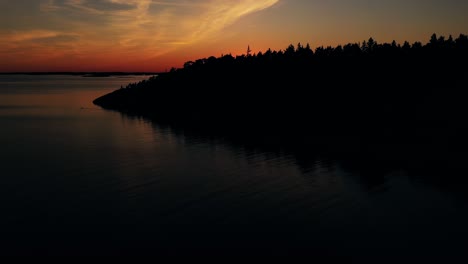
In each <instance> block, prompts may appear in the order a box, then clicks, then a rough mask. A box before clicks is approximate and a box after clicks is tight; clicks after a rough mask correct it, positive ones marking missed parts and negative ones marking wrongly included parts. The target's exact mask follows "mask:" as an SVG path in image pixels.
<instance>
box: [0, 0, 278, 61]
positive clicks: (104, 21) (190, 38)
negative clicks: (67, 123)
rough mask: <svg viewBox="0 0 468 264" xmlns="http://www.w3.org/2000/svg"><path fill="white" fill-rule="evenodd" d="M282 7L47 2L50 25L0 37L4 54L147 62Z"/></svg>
mask: <svg viewBox="0 0 468 264" xmlns="http://www.w3.org/2000/svg"><path fill="white" fill-rule="evenodd" d="M278 1H279V0H237V1H232V0H192V1H188V0H173V1H152V0H41V2H40V4H39V5H38V10H37V14H35V15H37V16H40V17H42V18H43V19H44V20H43V21H44V23H42V24H41V25H42V26H41V27H35V26H34V25H33V24H31V27H30V28H28V29H22V30H21V31H6V32H5V31H4V32H1V31H0V38H1V39H3V40H2V41H0V43H1V44H2V47H0V53H3V54H6V53H9V52H10V53H13V52H15V51H19V50H22V49H23V50H30V51H31V52H38V53H41V52H42V54H49V55H50V54H56V55H57V56H58V55H62V56H67V57H70V56H72V55H73V56H72V57H73V58H75V57H79V58H82V59H86V57H88V59H89V60H91V59H93V58H94V59H100V60H108V59H110V58H111V57H116V56H118V57H119V58H120V59H122V60H134V61H137V60H145V59H146V60H147V59H148V58H157V57H158V56H161V55H164V54H166V53H168V52H171V51H175V50H177V49H181V48H183V47H184V46H187V45H194V44H198V43H201V42H203V41H205V40H207V39H211V40H213V39H216V38H217V37H218V36H220V35H222V34H221V33H222V32H223V29H225V28H226V27H227V26H229V25H231V24H233V23H235V22H236V21H237V20H238V19H240V18H241V17H243V16H245V15H248V14H251V13H254V12H258V11H261V10H264V9H266V8H269V7H271V6H273V5H275V4H276V3H277V2H278ZM47 23H48V24H47ZM44 25H45V26H44ZM47 25H49V27H48V26H47ZM44 39H46V40H47V41H44ZM71 40H74V41H71ZM41 48H42V49H43V50H42V51H41ZM70 54H72V55H70ZM11 57H13V55H12V56H11ZM31 57H43V56H42V55H34V54H32V55H31Z"/></svg>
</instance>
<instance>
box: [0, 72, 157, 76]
mask: <svg viewBox="0 0 468 264" xmlns="http://www.w3.org/2000/svg"><path fill="white" fill-rule="evenodd" d="M161 74H162V73H160V72H0V75H72V76H83V77H111V76H124V75H161Z"/></svg>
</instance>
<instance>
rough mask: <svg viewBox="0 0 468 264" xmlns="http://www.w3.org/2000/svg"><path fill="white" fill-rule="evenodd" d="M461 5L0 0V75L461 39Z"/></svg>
mask: <svg viewBox="0 0 468 264" xmlns="http://www.w3.org/2000/svg"><path fill="white" fill-rule="evenodd" d="M467 14H468V1H467V0H191V1H189V0H165V1H164V0H163V1H156V0H15V1H12V0H0V71H2V72H5V71H165V70H167V69H170V68H171V67H181V66H182V64H183V63H184V62H185V61H188V60H195V59H198V58H202V57H208V56H211V55H214V56H220V55H221V54H228V53H232V54H233V55H236V54H242V53H245V51H246V49H247V45H250V47H251V49H252V50H253V51H254V52H258V51H264V50H266V49H268V48H272V49H275V50H279V49H284V48H286V47H287V45H288V44H290V43H293V44H297V43H298V42H301V43H304V44H305V43H310V44H311V46H312V47H316V46H321V45H325V46H327V45H337V44H345V43H348V42H359V41H362V40H364V39H368V38H369V37H373V38H374V39H376V40H377V41H378V42H389V41H392V40H394V39H395V40H396V41H398V42H403V41H404V40H408V41H410V42H414V41H422V42H427V41H428V39H429V37H430V35H431V34H432V33H437V34H439V35H445V36H448V35H450V34H453V35H454V36H458V35H459V34H460V33H463V34H467V33H468V15H467Z"/></svg>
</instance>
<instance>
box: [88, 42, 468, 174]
mask: <svg viewBox="0 0 468 264" xmlns="http://www.w3.org/2000/svg"><path fill="white" fill-rule="evenodd" d="M467 59H468V36H466V35H460V36H459V37H458V38H456V39H453V38H452V37H451V36H450V37H448V38H445V37H443V36H440V37H438V36H437V35H436V34H434V35H432V37H431V38H430V41H429V42H428V43H427V44H422V43H421V42H415V43H413V44H410V43H408V42H405V43H403V44H399V43H396V42H395V41H393V42H392V43H383V44H381V43H378V42H377V41H375V40H374V39H372V38H370V39H369V40H367V41H363V42H362V43H353V44H346V45H343V46H341V45H340V46H337V47H318V48H316V49H315V50H312V49H311V48H310V46H309V45H308V44H307V45H305V46H304V45H301V44H297V45H296V46H294V45H290V46H288V47H287V48H286V49H285V50H280V51H272V50H267V51H265V52H263V53H262V52H258V53H257V54H250V49H249V52H248V53H247V54H246V55H242V56H236V57H233V56H232V55H223V56H220V57H218V58H216V57H209V58H203V59H199V60H196V61H189V62H186V63H185V64H184V67H183V68H180V69H175V68H173V69H172V70H171V71H170V72H167V73H163V74H159V75H158V76H155V77H152V78H150V79H148V80H145V81H142V82H140V83H133V84H129V85H128V86H127V87H122V88H121V89H119V90H116V91H114V92H113V93H110V94H108V95H105V96H103V97H100V98H98V99H96V100H95V101H94V103H95V104H96V105H99V106H101V107H103V108H107V109H113V110H118V111H121V112H125V113H129V114H132V115H141V116H144V117H149V118H152V119H155V120H157V121H158V122H163V123H169V124H172V125H174V126H184V127H191V128H200V129H201V130H204V131H211V133H216V134H218V135H229V137H238V138H242V139H245V138H250V139H254V141H261V142H266V144H286V145H292V146H308V147H311V146H313V147H316V148H317V149H322V150H323V151H327V152H330V153H347V154H351V155H354V154H357V153H358V154H360V155H366V156H373V157H374V158H380V159H382V160H399V161H402V162H409V163H418V162H424V163H425V162H433V161H437V162H438V163H440V162H449V163H450V164H448V165H449V166H452V164H451V163H453V164H463V163H464V162H460V161H461V160H460V159H464V158H465V157H466V156H467V155H466V153H468V151H467V150H468V140H467V138H466V137H467V135H468V133H467V132H468V125H467V113H468V111H467V108H468V104H467V103H466V99H467V97H466V92H465V89H467V88H468V85H467V84H468V67H467V61H468V60H467Z"/></svg>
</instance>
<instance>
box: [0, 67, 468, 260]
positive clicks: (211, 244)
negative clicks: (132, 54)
mask: <svg viewBox="0 0 468 264" xmlns="http://www.w3.org/2000/svg"><path fill="white" fill-rule="evenodd" d="M147 77H149V76H120V77H109V78H93V77H80V76H54V75H49V76H29V75H0V146H1V148H0V165H1V166H0V175H1V176H0V177H1V185H0V186H1V191H0V211H1V217H0V255H8V254H24V255H36V254H39V255H47V254H52V255H67V254H84V255H88V254H99V255H109V254H111V255H127V254H139V255H147V254H187V253H188V254H210V255H213V254H241V255H242V254H265V255H281V254H308V255H311V256H313V255H323V254H332V255H336V254H339V255H357V256H359V255H364V256H372V255H375V256H379V257H382V256H388V255H390V256H392V255H397V256H406V255H420V256H426V257H427V256H432V255H442V256H458V255H466V252H465V251H466V249H467V248H468V247H467V246H468V239H467V237H468V236H467V235H468V225H467V223H468V203H467V201H468V199H466V196H465V195H464V191H457V190H459V189H461V190H464V189H465V187H468V186H463V185H461V186H460V184H458V183H457V182H450V180H443V179H444V178H446V177H445V175H443V174H444V173H447V174H448V173H454V172H453V171H443V170H441V171H440V172H438V173H440V174H441V177H440V179H442V180H440V179H439V180H438V181H435V180H427V179H426V177H425V175H424V173H423V172H419V173H418V172H414V171H407V170H405V169H400V168H398V167H396V168H392V169H387V170H380V169H379V168H378V166H377V168H376V166H373V164H371V163H370V161H366V160H361V161H360V163H361V167H360V168H364V169H355V168H353V169H351V168H350V167H349V166H347V165H346V164H345V163H344V162H341V161H339V160H333V159H330V158H321V155H320V154H319V153H317V151H315V150H314V149H310V150H306V151H304V150H302V151H301V153H300V155H299V154H297V153H294V152H290V151H289V152H283V151H266V150H264V149H262V148H256V147H255V146H251V145H249V146H246V145H243V144H241V143H232V142H228V141H226V140H224V139H223V138H213V137H205V136H197V135H194V134H190V133H185V132H184V131H183V130H181V129H180V128H178V129H175V128H171V127H168V126H163V125H159V124H157V123H154V122H151V121H149V120H145V119H142V118H135V117H131V116H126V115H124V114H120V113H118V112H113V111H106V110H102V109H100V108H99V107H96V106H94V105H93V104H92V100H93V99H95V98H97V97H98V96H101V95H104V94H106V93H108V92H110V91H112V90H115V89H118V88H119V87H120V86H121V85H123V86H125V85H126V84H128V83H130V82H136V81H138V80H141V79H144V78H147ZM367 162H369V163H367ZM459 173H460V175H463V172H459ZM465 173H466V172H465ZM448 176H450V175H447V177H448ZM449 178H450V177H449ZM455 178H456V177H455ZM447 181H449V183H447ZM447 186H448V187H447ZM450 186H458V187H459V188H451V187H450Z"/></svg>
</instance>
